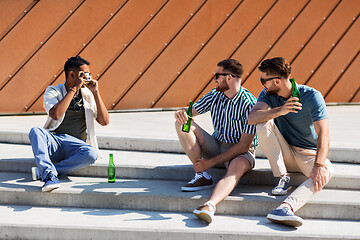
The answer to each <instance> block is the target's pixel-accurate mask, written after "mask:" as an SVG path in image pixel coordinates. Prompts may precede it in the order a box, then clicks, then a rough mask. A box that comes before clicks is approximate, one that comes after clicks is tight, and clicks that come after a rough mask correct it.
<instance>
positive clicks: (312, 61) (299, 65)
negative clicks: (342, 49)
mask: <svg viewBox="0 0 360 240" xmlns="http://www.w3.org/2000/svg"><path fill="white" fill-rule="evenodd" d="M356 2H357V3H358V1H357V0H345V1H341V2H340V4H339V5H338V6H337V7H336V9H335V10H334V12H333V13H332V14H331V15H330V16H329V18H328V19H327V20H326V22H325V23H324V25H323V26H322V27H321V29H320V30H319V31H318V32H317V33H316V34H315V36H314V37H313V38H312V39H311V40H310V42H309V43H308V45H307V46H306V48H305V49H304V50H303V51H302V52H301V53H300V55H299V56H298V57H297V58H296V59H295V60H294V61H293V64H292V66H293V68H292V72H293V76H296V80H297V82H299V83H301V84H304V83H306V82H307V80H308V79H309V78H310V77H311V75H313V73H314V72H315V71H316V69H317V68H318V67H319V65H320V64H321V62H322V61H323V60H324V58H325V57H326V56H327V54H328V53H329V52H330V51H331V50H332V48H333V47H334V46H333V44H335V43H336V42H337V41H338V40H339V39H340V38H341V36H342V35H343V34H344V32H345V30H346V29H347V28H348V27H349V25H350V24H351V23H352V22H353V18H354V17H356V16H357V15H358V14H359V6H358V4H356ZM355 6H358V7H355Z"/></svg>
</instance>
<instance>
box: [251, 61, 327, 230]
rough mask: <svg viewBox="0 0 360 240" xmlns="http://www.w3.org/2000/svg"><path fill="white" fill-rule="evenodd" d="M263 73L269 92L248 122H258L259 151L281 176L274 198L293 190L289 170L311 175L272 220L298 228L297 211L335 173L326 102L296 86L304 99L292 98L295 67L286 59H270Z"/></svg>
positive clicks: (308, 89)
mask: <svg viewBox="0 0 360 240" xmlns="http://www.w3.org/2000/svg"><path fill="white" fill-rule="evenodd" d="M259 70H260V72H261V78H260V80H261V83H262V85H263V86H264V89H263V91H262V92H261V93H260V95H259V99H258V101H257V103H256V105H255V106H254V108H253V109H252V110H251V112H250V114H249V118H248V121H249V124H257V126H256V131H257V136H258V139H259V144H260V147H261V148H262V150H263V151H264V153H265V155H266V156H267V158H268V159H269V162H270V166H271V169H272V171H273V174H274V176H275V177H279V178H280V180H279V183H278V185H277V186H276V187H275V188H274V189H273V190H272V194H273V195H285V194H287V192H288V190H289V189H290V188H291V185H290V176H289V174H288V172H302V173H303V174H304V175H306V176H307V177H308V179H307V180H306V181H305V182H304V183H303V184H302V185H300V186H299V187H298V188H297V189H296V190H295V191H294V192H293V193H292V194H291V195H289V196H288V197H287V198H286V199H285V200H284V202H283V203H282V204H281V205H280V206H279V207H278V208H276V209H274V210H273V211H271V212H270V213H269V214H268V216H267V218H268V219H269V220H270V221H273V222H277V223H281V224H285V225H289V226H294V227H299V226H301V225H302V223H303V220H302V219H301V218H300V217H298V216H296V215H295V214H294V213H295V212H296V211H297V210H298V209H300V208H301V207H302V206H303V205H305V204H306V203H307V202H308V201H309V199H310V198H311V196H312V195H313V193H315V192H318V191H320V190H321V189H322V188H323V187H324V186H325V184H327V183H328V181H329V180H330V178H331V176H332V175H333V167H332V164H331V162H330V161H329V159H327V154H328V151H329V142H330V139H329V126H328V114H327V110H326V105H325V101H324V98H323V97H322V95H321V93H320V92H319V91H317V90H315V89H313V88H311V87H308V86H304V85H297V88H298V90H299V92H300V99H298V98H296V97H291V93H292V90H293V87H292V83H291V80H290V73H291V66H290V64H289V63H287V62H286V60H285V59H284V58H281V57H276V58H272V59H267V60H265V61H263V62H262V63H261V64H260V66H259ZM299 100H300V101H299Z"/></svg>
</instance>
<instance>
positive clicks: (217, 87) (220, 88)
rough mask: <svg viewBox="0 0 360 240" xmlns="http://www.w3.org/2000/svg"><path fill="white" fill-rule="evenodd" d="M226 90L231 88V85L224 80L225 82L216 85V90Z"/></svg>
mask: <svg viewBox="0 0 360 240" xmlns="http://www.w3.org/2000/svg"><path fill="white" fill-rule="evenodd" d="M226 90H229V85H228V84H227V83H226V82H224V83H223V84H221V85H220V84H219V85H218V86H216V91H219V92H225V91H226Z"/></svg>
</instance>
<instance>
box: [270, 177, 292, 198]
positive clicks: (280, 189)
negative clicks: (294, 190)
mask: <svg viewBox="0 0 360 240" xmlns="http://www.w3.org/2000/svg"><path fill="white" fill-rule="evenodd" d="M290 189H291V185H290V177H289V176H284V177H282V178H280V180H279V183H278V185H277V186H276V187H275V188H274V189H273V190H272V191H271V193H272V194H273V195H275V196H282V195H285V194H287V193H288V191H289V190H290Z"/></svg>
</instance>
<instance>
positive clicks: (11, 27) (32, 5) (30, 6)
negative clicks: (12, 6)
mask: <svg viewBox="0 0 360 240" xmlns="http://www.w3.org/2000/svg"><path fill="white" fill-rule="evenodd" d="M39 1H40V0H34V1H33V2H32V3H30V5H29V6H27V7H26V8H25V10H24V11H23V14H22V15H21V17H17V19H15V22H14V23H13V25H12V26H11V25H10V26H9V27H8V28H7V29H5V34H4V35H3V36H0V42H1V40H3V39H4V38H5V37H6V36H7V35H8V34H9V33H10V32H11V30H13V29H14V28H15V27H16V26H17V25H18V24H19V23H20V22H21V20H23V18H24V17H25V16H26V15H27V14H28V13H29V12H30V11H31V10H32V9H33V8H34V7H35V6H36V4H38V2H39Z"/></svg>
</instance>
